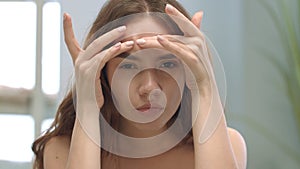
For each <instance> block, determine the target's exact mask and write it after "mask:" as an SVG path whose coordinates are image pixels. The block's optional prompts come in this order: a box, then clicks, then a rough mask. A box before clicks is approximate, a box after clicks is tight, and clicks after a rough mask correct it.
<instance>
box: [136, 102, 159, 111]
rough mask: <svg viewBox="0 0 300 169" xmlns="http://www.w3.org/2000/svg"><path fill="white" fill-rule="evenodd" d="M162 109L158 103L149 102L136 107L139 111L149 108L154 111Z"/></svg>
mask: <svg viewBox="0 0 300 169" xmlns="http://www.w3.org/2000/svg"><path fill="white" fill-rule="evenodd" d="M162 109H164V108H163V107H162V106H160V105H158V104H154V103H152V104H150V103H146V104H144V105H142V106H140V107H138V108H137V110H138V111H140V112H146V111H149V110H151V111H152V110H154V111H161V110H162Z"/></svg>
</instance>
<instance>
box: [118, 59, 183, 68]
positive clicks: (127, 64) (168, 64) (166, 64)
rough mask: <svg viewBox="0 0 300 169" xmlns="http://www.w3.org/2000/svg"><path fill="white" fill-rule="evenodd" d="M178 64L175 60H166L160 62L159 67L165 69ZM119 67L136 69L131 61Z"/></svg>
mask: <svg viewBox="0 0 300 169" xmlns="http://www.w3.org/2000/svg"><path fill="white" fill-rule="evenodd" d="M177 66H178V63H177V62H175V61H167V62H164V63H162V64H161V65H160V66H159V68H165V69H172V68H175V67H177ZM119 69H127V70H129V69H138V66H137V65H135V64H133V63H124V64H122V65H121V66H120V67H119Z"/></svg>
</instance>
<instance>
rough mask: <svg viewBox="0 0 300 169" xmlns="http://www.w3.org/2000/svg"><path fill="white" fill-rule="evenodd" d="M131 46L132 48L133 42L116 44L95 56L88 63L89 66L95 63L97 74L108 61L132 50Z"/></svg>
mask: <svg viewBox="0 0 300 169" xmlns="http://www.w3.org/2000/svg"><path fill="white" fill-rule="evenodd" d="M133 46H134V42H133V41H126V42H123V43H121V42H118V43H116V44H115V45H114V46H112V47H110V48H109V49H106V50H105V51H103V52H101V53H99V54H97V55H96V56H95V57H93V58H92V59H91V60H89V61H88V62H89V63H90V64H93V63H95V64H96V65H97V66H98V72H100V71H101V70H102V68H103V67H104V66H105V64H106V63H107V62H108V61H109V60H111V59H113V58H114V57H116V56H118V55H120V54H121V53H124V52H128V51H130V50H131V49H132V48H133Z"/></svg>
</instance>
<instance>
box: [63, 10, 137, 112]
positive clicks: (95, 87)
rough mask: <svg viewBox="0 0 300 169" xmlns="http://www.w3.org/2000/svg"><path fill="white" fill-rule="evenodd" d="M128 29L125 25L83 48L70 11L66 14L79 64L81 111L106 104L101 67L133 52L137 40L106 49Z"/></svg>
mask: <svg viewBox="0 0 300 169" xmlns="http://www.w3.org/2000/svg"><path fill="white" fill-rule="evenodd" d="M125 31H126V27H125V26H121V27H119V28H116V29H113V30H111V31H110V32H108V33H106V34H104V35H102V36H100V37H98V38H97V39H95V40H94V41H93V42H92V43H91V44H90V45H89V46H88V47H87V48H86V50H83V49H82V48H81V47H80V46H79V43H78V41H77V40H76V38H75V36H74V32H73V28H72V22H71V17H70V16H69V15H68V14H65V15H64V35H65V43H66V45H67V47H68V50H69V52H70V54H71V57H72V61H73V64H74V67H75V78H76V97H77V103H76V104H77V107H76V109H77V111H90V109H91V106H92V107H94V108H96V107H95V106H97V109H98V111H97V112H99V108H101V107H102V106H103V103H104V100H103V95H102V89H101V83H100V75H101V70H102V68H103V67H104V66H105V64H106V63H107V62H108V61H109V60H110V59H112V58H113V57H115V56H117V55H119V54H121V53H123V52H126V51H129V50H130V49H131V48H132V47H133V44H134V43H133V41H127V42H124V43H121V42H119V43H116V44H115V45H114V46H112V47H110V48H108V49H105V50H103V48H104V47H105V46H107V45H108V44H110V43H111V42H113V41H115V40H116V39H118V38H120V37H121V36H122V35H124V32H125ZM95 103H97V104H96V105H95Z"/></svg>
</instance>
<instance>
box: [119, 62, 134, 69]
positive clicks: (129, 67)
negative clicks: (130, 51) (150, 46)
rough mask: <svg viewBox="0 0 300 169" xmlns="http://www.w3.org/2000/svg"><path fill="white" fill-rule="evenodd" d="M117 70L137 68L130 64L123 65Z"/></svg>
mask: <svg viewBox="0 0 300 169" xmlns="http://www.w3.org/2000/svg"><path fill="white" fill-rule="evenodd" d="M119 68H120V69H137V68H138V67H137V66H136V65H135V64H132V63H124V64H122V65H121V66H120V67H119Z"/></svg>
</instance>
